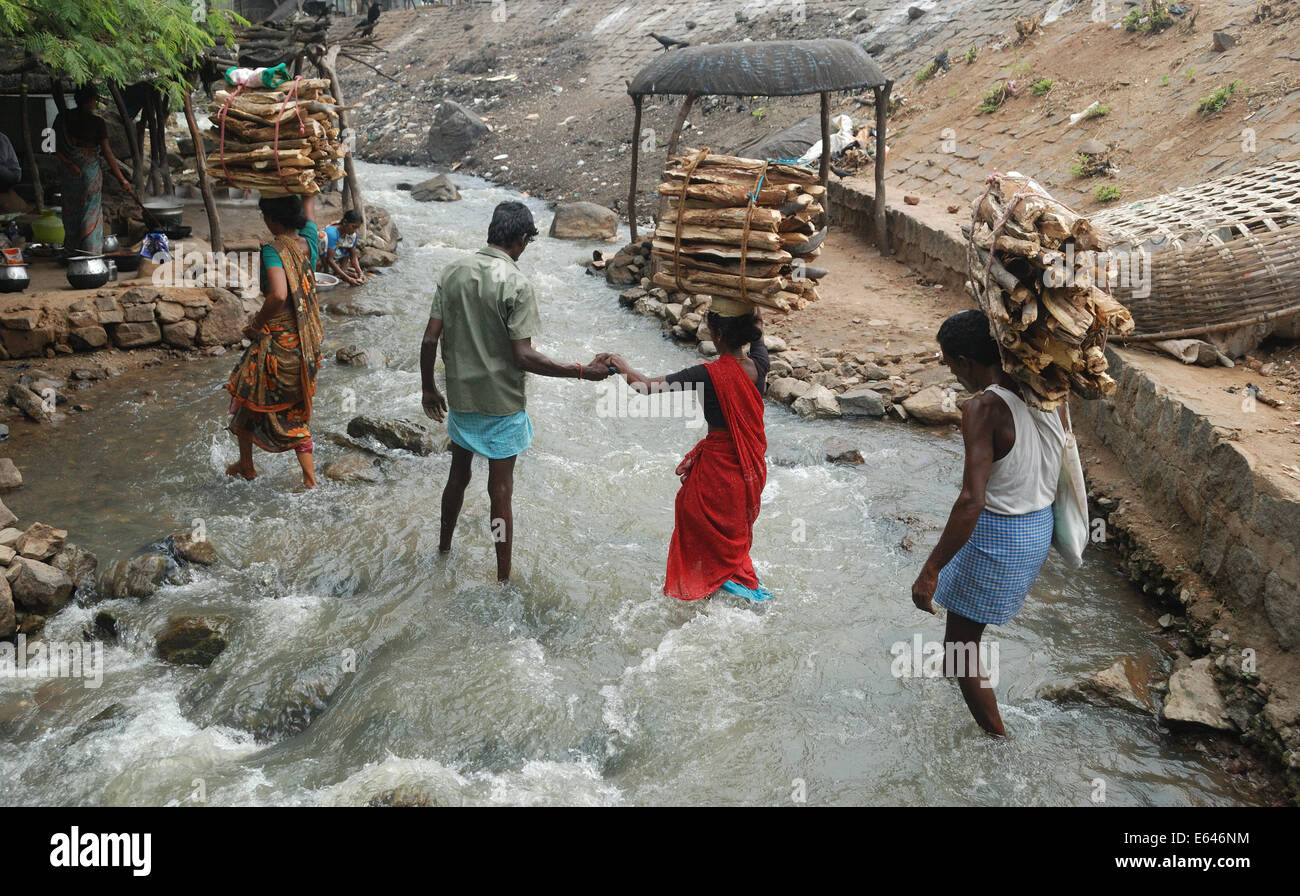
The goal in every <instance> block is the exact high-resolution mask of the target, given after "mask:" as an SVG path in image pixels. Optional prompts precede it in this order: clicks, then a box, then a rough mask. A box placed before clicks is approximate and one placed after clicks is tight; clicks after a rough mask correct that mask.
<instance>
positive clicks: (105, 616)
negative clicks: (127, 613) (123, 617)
mask: <svg viewBox="0 0 1300 896" xmlns="http://www.w3.org/2000/svg"><path fill="white" fill-rule="evenodd" d="M121 636H122V624H121V623H120V622H118V619H117V617H116V616H114V615H113V614H112V613H110V612H109V611H108V610H100V611H99V612H98V613H96V614H95V621H94V622H93V623H92V624H91V625H90V627H89V629H88V630H87V631H86V637H88V638H90V639H91V640H92V641H105V642H107V643H109V644H116V643H117V640H118V638H120V637H121Z"/></svg>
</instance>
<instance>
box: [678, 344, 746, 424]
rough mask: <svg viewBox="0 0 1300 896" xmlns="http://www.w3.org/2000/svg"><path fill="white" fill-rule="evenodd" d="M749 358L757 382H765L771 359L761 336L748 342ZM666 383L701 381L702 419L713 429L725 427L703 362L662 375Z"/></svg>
mask: <svg viewBox="0 0 1300 896" xmlns="http://www.w3.org/2000/svg"><path fill="white" fill-rule="evenodd" d="M749 360H751V361H753V362H754V366H755V367H757V368H758V383H759V384H766V383H767V372H768V370H770V369H771V367H772V359H771V358H769V357H768V355H767V346H766V345H764V344H763V337H761V336H760V337H759V338H757V339H755V340H754V341H753V342H751V343H750V344H749ZM664 382H666V383H703V384H704V420H705V422H706V423H708V424H709V426H710V427H712V428H714V429H726V428H727V418H726V417H724V416H723V414H722V405H720V404H718V393H717V392H715V391H713V380H712V379H710V377H709V369H708V366H707V365H705V364H696V365H695V366H694V367H687V368H686V369H685V370H679V371H677V372H676V373H670V374H668V376H666V377H664ZM759 384H755V386H754V388H756V389H758V394H759V395H760V396H761V395H762V394H763V386H762V385H759Z"/></svg>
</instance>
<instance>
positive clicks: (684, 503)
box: [664, 355, 767, 600]
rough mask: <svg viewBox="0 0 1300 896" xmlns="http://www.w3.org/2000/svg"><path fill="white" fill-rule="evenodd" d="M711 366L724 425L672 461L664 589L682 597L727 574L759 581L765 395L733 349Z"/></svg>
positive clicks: (708, 588)
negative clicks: (755, 550) (675, 479)
mask: <svg viewBox="0 0 1300 896" xmlns="http://www.w3.org/2000/svg"><path fill="white" fill-rule="evenodd" d="M708 371H709V379H710V380H712V382H713V391H714V392H715V393H716V394H717V396H718V404H719V406H720V407H721V408H722V415H723V417H724V418H725V419H726V421H727V430H726V431H722V430H718V431H715V432H711V433H709V434H708V435H707V436H706V437H705V438H704V439H703V440H701V441H700V443H699V444H698V445H696V446H695V447H694V448H693V449H691V452H690V453H689V454H687V455H686V457H685V459H684V460H682V462H681V464H680V465H679V466H678V467H677V474H678V475H679V476H681V477H682V487H681V489H680V490H678V492H677V502H676V505H675V506H676V521H675V524H674V526H673V539H672V543H671V544H670V545H669V547H668V579H667V582H665V584H664V594H666V595H668V596H669V597H675V598H678V599H680V600H699V599H700V598H701V597H707V596H708V595H710V594H712V593H713V592H715V591H717V590H718V589H719V588H721V587H722V585H723V583H724V582H726V581H727V580H728V579H732V580H734V581H735V582H736V583H737V584H740V585H744V586H745V587H746V588H749V589H756V588H758V576H757V575H756V574H755V573H754V564H753V563H752V562H751V560H750V558H749V549H750V546H751V545H752V544H753V542H754V521H755V520H756V519H758V510H759V505H760V503H761V499H762V494H763V486H764V485H765V484H766V483H767V459H766V454H767V433H766V432H765V431H764V429H763V396H762V394H760V393H759V391H758V389H757V388H756V387H755V386H754V381H753V380H752V379H750V378H749V374H747V373H745V371H744V369H743V368H742V367H741V366H740V364H739V362H737V361H736V359H735V358H733V357H731V356H730V355H723V356H722V357H720V358H719V359H718V360H717V361H714V362H712V363H711V364H709V365H708Z"/></svg>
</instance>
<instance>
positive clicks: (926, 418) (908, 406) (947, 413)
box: [903, 386, 961, 426]
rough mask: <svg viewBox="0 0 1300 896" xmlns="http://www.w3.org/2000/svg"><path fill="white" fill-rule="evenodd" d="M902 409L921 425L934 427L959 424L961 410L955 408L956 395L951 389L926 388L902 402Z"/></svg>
mask: <svg viewBox="0 0 1300 896" xmlns="http://www.w3.org/2000/svg"><path fill="white" fill-rule="evenodd" d="M903 408H904V410H906V411H907V413H908V415H909V416H912V417H915V418H916V419H917V420H919V421H920V422H922V423H929V424H931V425H934V426H940V425H945V424H949V423H961V408H960V407H958V406H957V398H956V394H955V393H954V392H953V391H952V390H951V389H941V388H939V387H938V386H927V387H926V388H924V389H922V390H921V391H920V392H917V393H916V394H915V395H912V396H909V397H908V398H907V399H906V400H905V401H904V402H903Z"/></svg>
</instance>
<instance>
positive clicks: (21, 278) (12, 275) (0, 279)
mask: <svg viewBox="0 0 1300 896" xmlns="http://www.w3.org/2000/svg"><path fill="white" fill-rule="evenodd" d="M31 282H32V278H31V276H30V275H28V273H27V265H25V264H0V292H22V291H23V290H24V289H26V288H27V285H28V284H29V283H31Z"/></svg>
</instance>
